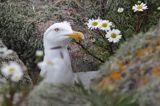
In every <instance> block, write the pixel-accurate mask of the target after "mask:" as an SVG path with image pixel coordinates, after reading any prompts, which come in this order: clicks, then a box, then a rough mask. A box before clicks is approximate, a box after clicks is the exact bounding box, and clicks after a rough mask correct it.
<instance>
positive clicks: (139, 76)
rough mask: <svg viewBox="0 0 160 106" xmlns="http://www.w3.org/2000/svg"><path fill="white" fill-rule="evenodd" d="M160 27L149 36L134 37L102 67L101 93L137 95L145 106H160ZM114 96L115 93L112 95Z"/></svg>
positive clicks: (151, 31) (153, 29) (99, 83)
mask: <svg viewBox="0 0 160 106" xmlns="http://www.w3.org/2000/svg"><path fill="white" fill-rule="evenodd" d="M159 70H160V24H159V25H158V26H157V27H154V28H152V30H150V31H149V32H147V33H140V34H138V35H134V37H133V38H131V39H129V40H128V41H126V42H125V43H124V44H122V45H121V47H120V49H119V50H118V51H117V52H116V54H115V55H114V56H112V57H111V58H110V59H109V61H107V62H106V63H105V64H104V65H102V66H101V68H100V72H101V75H100V76H99V79H98V80H97V82H98V83H97V82H96V85H95V86H96V87H97V88H98V89H99V90H108V91H112V92H115V91H118V92H116V93H117V94H120V93H122V94H123V95H125V94H128V93H129V92H130V93H131V92H134V94H132V93H131V94H132V95H134V96H135V95H136V97H135V98H134V99H135V100H136V99H137V100H138V101H136V102H137V103H138V104H139V105H141V106H153V105H154V106H159V105H160V102H159V96H160V93H159V91H160V86H159V85H160V80H159V75H160V71H159ZM112 95H114V94H112Z"/></svg>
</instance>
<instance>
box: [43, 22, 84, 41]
mask: <svg viewBox="0 0 160 106" xmlns="http://www.w3.org/2000/svg"><path fill="white" fill-rule="evenodd" d="M83 38H84V36H83V34H82V33H81V32H77V31H73V30H72V27H71V25H70V23H69V22H66V21H64V22H60V23H55V24H53V25H51V26H50V27H49V28H48V29H47V30H46V32H45V33H44V40H47V41H49V42H53V43H54V42H61V41H68V40H69V39H75V40H78V41H79V40H81V39H83Z"/></svg>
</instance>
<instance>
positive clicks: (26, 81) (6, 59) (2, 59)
mask: <svg viewBox="0 0 160 106" xmlns="http://www.w3.org/2000/svg"><path fill="white" fill-rule="evenodd" d="M0 47H1V48H3V47H6V46H5V45H4V44H3V43H2V41H1V40H0ZM10 61H15V62H17V63H19V64H20V65H21V66H22V67H25V65H24V64H23V62H22V61H21V60H20V59H19V57H18V56H17V54H16V53H15V52H13V53H11V54H9V55H7V56H1V55H0V67H1V66H2V64H4V63H8V62H10ZM20 83H22V84H29V85H32V81H31V78H30V77H29V75H28V72H27V71H26V70H25V71H24V77H23V79H22V80H21V81H20Z"/></svg>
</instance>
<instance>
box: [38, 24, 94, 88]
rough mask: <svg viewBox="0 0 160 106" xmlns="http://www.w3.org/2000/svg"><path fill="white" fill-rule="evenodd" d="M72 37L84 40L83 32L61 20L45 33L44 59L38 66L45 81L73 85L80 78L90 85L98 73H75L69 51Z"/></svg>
mask: <svg viewBox="0 0 160 106" xmlns="http://www.w3.org/2000/svg"><path fill="white" fill-rule="evenodd" d="M71 39H75V40H78V41H79V40H82V39H84V35H83V33H81V32H77V31H73V30H72V28H71V25H70V23H69V22H66V21H64V22H59V23H55V24H53V25H51V26H50V27H49V28H48V29H47V30H46V31H45V33H44V36H43V46H44V59H43V62H41V63H39V64H38V66H39V67H40V69H41V72H40V75H41V76H42V77H44V81H45V82H47V83H52V84H55V85H57V84H64V85H72V84H74V83H75V82H78V81H79V80H80V81H81V82H82V83H83V84H84V85H87V86H88V85H89V83H90V82H91V80H92V79H94V78H95V77H96V75H97V72H96V71H92V72H77V73H74V72H73V71H72V67H71V60H70V56H69V52H68V49H67V47H68V44H69V42H70V41H71Z"/></svg>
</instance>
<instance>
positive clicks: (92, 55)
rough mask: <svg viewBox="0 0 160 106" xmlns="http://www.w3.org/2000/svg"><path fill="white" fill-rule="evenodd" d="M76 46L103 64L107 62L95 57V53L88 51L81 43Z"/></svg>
mask: <svg viewBox="0 0 160 106" xmlns="http://www.w3.org/2000/svg"><path fill="white" fill-rule="evenodd" d="M76 44H78V45H79V46H80V47H81V48H82V49H83V50H85V52H87V53H88V54H89V55H91V56H92V57H94V58H95V59H97V60H99V61H100V62H101V63H104V62H105V61H104V60H102V59H100V58H99V57H97V56H95V55H94V54H93V53H91V52H90V51H89V50H88V49H86V48H85V47H84V46H83V45H82V44H81V43H80V42H76Z"/></svg>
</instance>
